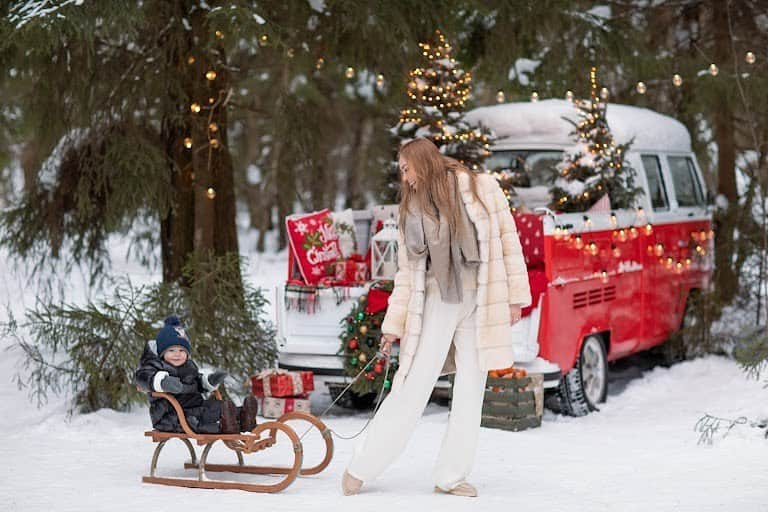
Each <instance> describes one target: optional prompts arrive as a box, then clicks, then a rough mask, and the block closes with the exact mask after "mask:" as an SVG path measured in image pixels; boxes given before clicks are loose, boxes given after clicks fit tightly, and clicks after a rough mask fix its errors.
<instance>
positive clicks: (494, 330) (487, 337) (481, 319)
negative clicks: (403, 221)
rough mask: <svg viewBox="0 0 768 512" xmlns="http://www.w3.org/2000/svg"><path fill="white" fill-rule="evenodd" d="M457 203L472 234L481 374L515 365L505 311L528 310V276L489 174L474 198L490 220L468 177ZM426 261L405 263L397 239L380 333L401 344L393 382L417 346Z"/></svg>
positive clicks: (449, 368)
mask: <svg viewBox="0 0 768 512" xmlns="http://www.w3.org/2000/svg"><path fill="white" fill-rule="evenodd" d="M458 178H459V180H458V183H459V189H460V191H461V197H462V199H463V201H464V204H465V206H466V208H467V213H468V214H469V218H470V219H471V220H472V222H473V223H474V225H475V228H476V229H477V237H478V246H479V249H480V266H479V267H478V269H477V319H476V330H477V340H478V357H479V361H480V366H481V368H483V369H485V370H493V369H496V368H507V367H509V366H511V365H512V364H513V363H514V355H513V353H512V345H513V343H512V331H511V325H510V315H509V305H510V304H519V305H520V306H521V307H525V306H528V305H530V304H531V291H530V287H529V285H528V273H527V269H526V267H525V260H524V259H523V252H522V248H521V246H520V240H519V238H518V236H517V228H516V227H515V221H514V219H513V218H512V214H511V212H510V210H509V206H508V204H507V199H506V197H505V196H504V192H503V191H502V190H501V187H499V184H498V182H497V181H496V179H495V178H494V177H493V176H491V175H489V174H480V175H479V176H478V178H477V180H478V182H477V188H478V194H479V195H480V197H481V199H482V201H483V203H484V204H485V205H486V206H487V207H488V210H489V213H490V215H488V214H486V212H485V209H484V208H483V206H482V205H481V204H479V203H478V202H477V201H476V200H475V199H474V197H473V196H472V191H471V190H470V188H469V180H470V177H469V176H468V175H467V174H466V173H465V172H460V173H459V174H458ZM426 261H427V258H426V255H424V256H423V257H420V258H418V259H417V260H414V261H410V262H409V261H408V258H407V256H406V249H405V241H404V239H403V235H402V233H401V234H400V240H399V242H398V270H397V274H395V283H394V289H393V290H392V295H391V296H390V297H389V306H388V308H387V313H386V315H385V316H384V321H383V322H382V324H381V332H382V333H386V334H393V335H395V336H397V337H399V338H400V356H399V365H400V367H399V370H398V372H397V373H398V375H397V377H398V378H399V379H403V378H405V376H406V375H407V374H408V371H409V370H410V367H411V363H412V361H413V356H414V354H415V353H416V349H417V348H418V345H419V339H420V335H421V327H422V317H423V312H424V294H425V280H426ZM453 354H454V350H453V346H451V349H450V351H449V353H448V356H447V358H446V360H445V363H444V364H443V369H442V371H441V375H445V374H448V373H454V372H455V371H456V365H455V362H454V357H453Z"/></svg>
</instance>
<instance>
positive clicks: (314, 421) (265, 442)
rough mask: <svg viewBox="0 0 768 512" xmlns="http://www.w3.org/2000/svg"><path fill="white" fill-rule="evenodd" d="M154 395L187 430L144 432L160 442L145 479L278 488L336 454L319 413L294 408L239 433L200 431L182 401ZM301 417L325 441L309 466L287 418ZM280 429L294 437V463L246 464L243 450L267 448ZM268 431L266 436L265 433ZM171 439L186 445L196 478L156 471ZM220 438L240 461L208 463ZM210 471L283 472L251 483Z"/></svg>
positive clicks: (324, 464)
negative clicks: (216, 475)
mask: <svg viewBox="0 0 768 512" xmlns="http://www.w3.org/2000/svg"><path fill="white" fill-rule="evenodd" d="M152 396H154V397H157V398H164V399H166V400H168V401H169V402H170V403H171V405H172V406H173V408H174V410H175V411H176V413H177V415H178V417H179V423H180V424H181V427H182V429H183V430H184V432H160V431H158V430H150V431H148V432H145V433H144V435H145V436H146V437H150V438H151V439H152V441H153V442H154V443H157V447H156V448H155V452H154V454H153V456H152V463H151V465H150V474H149V476H145V477H143V478H142V482H144V483H148V484H158V485H172V486H177V487H190V488H200V489H239V490H241V491H249V492H278V491H281V490H283V489H285V488H286V487H288V486H289V485H291V484H292V483H293V481H294V480H295V479H296V478H297V477H298V476H299V475H314V474H317V473H319V472H321V471H322V470H324V469H325V468H326V467H327V466H328V464H330V462H331V458H332V457H333V438H332V436H331V431H330V429H328V427H326V426H325V424H324V423H323V422H322V421H320V419H318V418H317V417H316V416H313V415H312V414H310V413H307V412H303V411H293V412H289V413H286V414H284V415H282V416H281V417H279V418H278V419H277V420H275V421H268V422H265V423H262V424H260V425H257V426H256V427H255V428H254V429H253V430H252V431H251V432H245V433H240V434H197V433H195V432H194V431H192V429H191V428H190V426H189V423H188V422H187V420H186V417H185V415H184V410H183V409H182V408H181V406H180V405H179V403H178V401H177V400H176V398H174V397H173V395H170V394H168V393H157V392H155V393H152ZM214 396H215V397H216V398H217V399H219V400H221V394H220V393H219V392H218V390H217V391H214ZM292 420H301V421H304V422H307V423H309V424H310V425H311V426H310V428H313V427H314V428H316V429H317V430H318V431H319V432H320V435H321V436H322V437H323V440H324V442H325V456H324V457H323V460H322V461H321V462H320V463H319V464H317V465H315V466H313V467H310V468H302V464H303V455H304V454H303V447H302V444H301V439H300V438H299V436H298V435H297V434H296V432H295V431H294V429H293V428H292V427H291V426H290V425H288V424H287V423H286V422H287V421H292ZM278 431H281V432H282V433H283V434H285V436H286V437H288V439H289V440H290V441H291V444H292V447H293V464H292V465H290V466H287V467H279V466H252V465H246V464H245V462H244V458H243V454H251V453H255V452H258V451H261V450H265V449H268V448H270V447H272V446H273V445H275V444H276V443H277V432H278ZM263 434H267V436H266V437H262V435H263ZM171 439H178V440H180V441H182V442H184V443H185V444H186V445H187V448H188V450H189V453H190V457H191V459H192V461H191V462H187V463H185V464H184V468H185V469H192V470H196V471H197V478H176V477H159V476H156V475H155V472H156V470H157V461H158V459H159V456H160V452H161V451H162V450H163V447H164V446H165V444H166V443H167V442H168V441H169V440H171ZM192 441H194V442H196V443H197V445H199V446H203V447H204V448H203V452H202V455H201V456H200V458H199V460H198V458H197V453H196V452H195V450H194V448H193V446H192V444H191V442H192ZM217 441H221V442H222V444H224V445H225V446H226V447H227V448H229V449H230V450H232V451H234V452H235V453H236V455H237V459H238V463H237V464H208V462H207V461H208V454H209V453H210V450H211V448H212V447H213V445H214V444H215V443H216V442H217ZM207 472H212V473H219V472H229V473H244V474H254V475H284V478H282V479H281V480H280V481H279V482H277V483H273V484H251V483H245V482H233V481H226V480H215V479H211V478H209V477H208V476H207Z"/></svg>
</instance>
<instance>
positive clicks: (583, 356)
mask: <svg viewBox="0 0 768 512" xmlns="http://www.w3.org/2000/svg"><path fill="white" fill-rule="evenodd" d="M587 380H589V381H590V382H589V383H587ZM587 386H591V389H590V391H591V394H592V399H590V397H589V394H590V393H589V392H588V391H587ZM607 394H608V358H607V356H606V353H605V347H604V346H603V341H602V339H601V338H600V336H597V335H590V336H587V337H586V338H585V339H584V343H582V345H581V350H580V351H579V357H578V358H577V359H576V365H575V366H574V367H573V369H572V370H571V371H569V372H568V373H567V374H565V376H563V378H562V379H561V380H560V386H559V388H558V390H557V398H558V400H557V404H556V406H555V407H556V408H558V409H559V410H558V411H557V412H561V413H563V414H567V415H569V416H586V415H587V414H589V413H590V412H592V411H599V409H598V408H597V404H598V403H602V402H605V398H606V395H607Z"/></svg>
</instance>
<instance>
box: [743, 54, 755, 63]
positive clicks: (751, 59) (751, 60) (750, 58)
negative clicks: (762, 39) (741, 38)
mask: <svg viewBox="0 0 768 512" xmlns="http://www.w3.org/2000/svg"><path fill="white" fill-rule="evenodd" d="M744 60H745V61H747V64H754V63H755V60H756V58H755V54H754V53H752V52H747V53H746V55H744Z"/></svg>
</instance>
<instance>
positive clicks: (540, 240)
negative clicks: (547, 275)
mask: <svg viewBox="0 0 768 512" xmlns="http://www.w3.org/2000/svg"><path fill="white" fill-rule="evenodd" d="M513 217H514V218H515V225H516V226H517V235H518V237H519V238H520V246H521V247H522V248H523V256H524V257H525V264H526V266H527V267H528V268H529V269H530V268H544V227H543V225H542V220H541V215H538V214H535V213H516V214H514V215H513Z"/></svg>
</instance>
